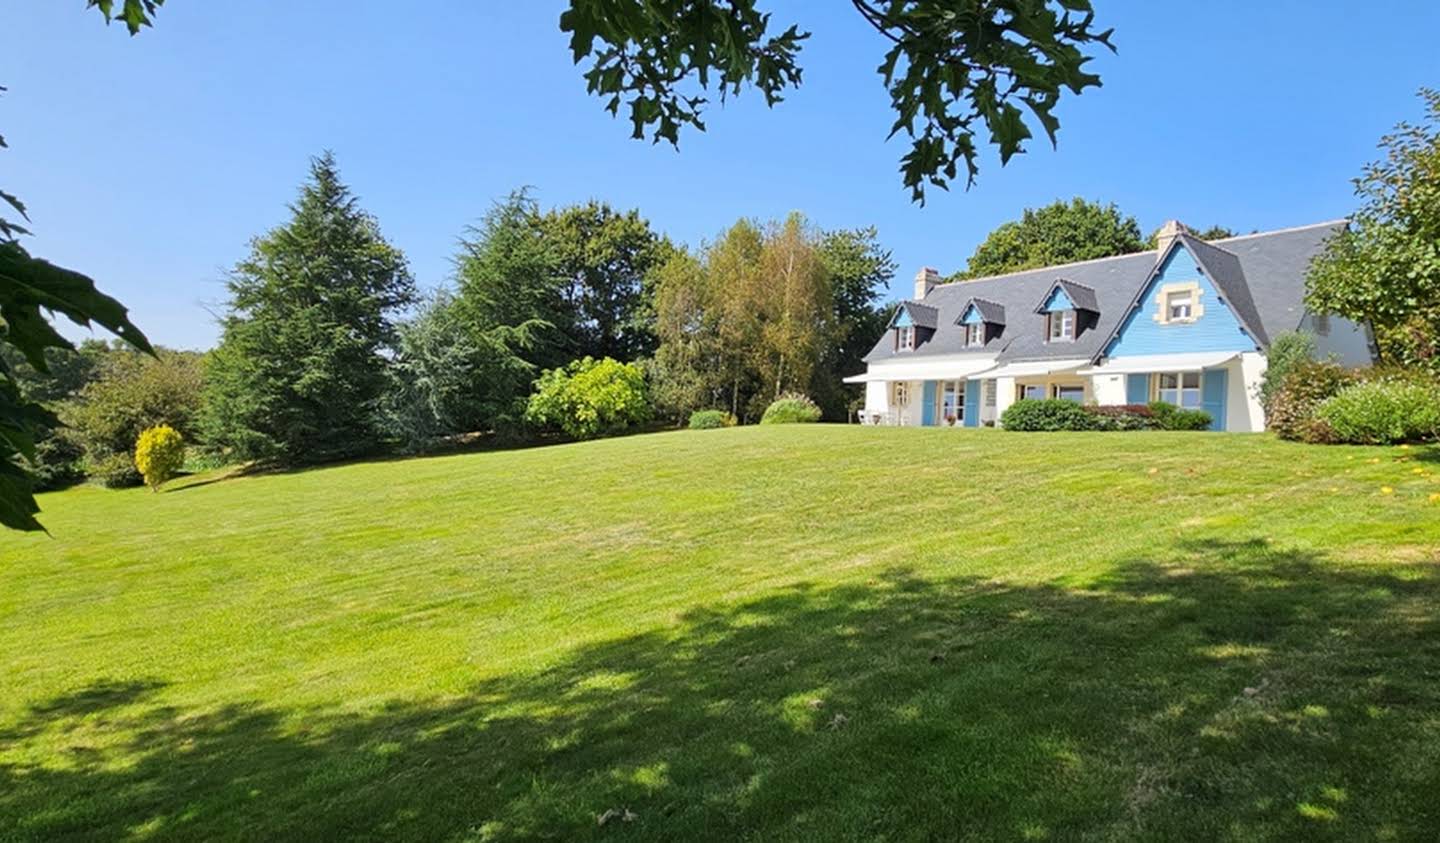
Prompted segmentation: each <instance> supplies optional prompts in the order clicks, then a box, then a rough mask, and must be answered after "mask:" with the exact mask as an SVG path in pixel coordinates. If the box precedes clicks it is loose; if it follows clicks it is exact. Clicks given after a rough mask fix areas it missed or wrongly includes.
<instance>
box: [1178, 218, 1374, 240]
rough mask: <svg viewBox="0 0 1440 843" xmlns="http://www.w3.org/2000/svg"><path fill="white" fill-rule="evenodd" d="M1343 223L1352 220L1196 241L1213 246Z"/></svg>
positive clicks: (1294, 226)
mask: <svg viewBox="0 0 1440 843" xmlns="http://www.w3.org/2000/svg"><path fill="white" fill-rule="evenodd" d="M1342 222H1343V223H1347V224H1348V223H1349V222H1350V218H1349V217H1340V218H1339V219H1333V220H1326V221H1325V222H1312V223H1310V224H1308V225H1292V226H1290V227H1289V228H1275V229H1271V230H1270V231H1252V232H1250V233H1249V234H1237V235H1235V236H1234V237H1217V238H1215V239H1214V240H1201V239H1200V238H1199V237H1196V238H1195V239H1197V240H1200V242H1202V243H1209V244H1211V245H1214V244H1216V243H1229V242H1231V241H1232V240H1248V239H1250V238H1251V237H1268V236H1270V235H1272V234H1289V233H1291V232H1292V231H1304V230H1305V229H1307V228H1324V227H1326V226H1331V225H1338V224H1340V223H1342ZM1190 236H1191V237H1195V235H1194V233H1191V235H1190Z"/></svg>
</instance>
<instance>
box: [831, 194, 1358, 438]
mask: <svg viewBox="0 0 1440 843" xmlns="http://www.w3.org/2000/svg"><path fill="white" fill-rule="evenodd" d="M1345 225H1346V222H1345V221H1344V220H1338V221H1334V222H1326V223H1318V224H1315V225H1309V226H1303V227H1300V228H1288V229H1283V230H1280V231H1270V232H1265V233H1260V234H1249V235H1245V236H1241V237H1228V238H1225V239H1223V240H1214V241H1205V240H1201V239H1199V238H1197V237H1195V236H1193V235H1192V234H1190V232H1189V230H1188V229H1186V228H1185V227H1184V226H1183V225H1181V224H1180V223H1178V222H1175V221H1171V222H1168V223H1166V224H1165V226H1164V227H1163V228H1162V229H1161V232H1160V236H1159V238H1158V239H1159V248H1158V249H1156V250H1154V251H1148V252H1140V253H1137V254H1131V255H1121V256H1118V257H1112V258H1101V259H1098V260H1089V261H1082V262H1079V263H1071V264H1064V265H1062V266H1052V267H1046V268H1044V269H1031V270H1025V271H1023V272H1012V273H1008V274H1005V275H996V276H992V277H989V278H979V279H975V280H971V281H958V282H953V283H948V284H942V283H940V277H939V274H938V273H937V272H936V271H935V270H933V269H929V268H926V269H924V270H922V271H921V272H920V274H919V275H917V276H916V278H915V296H914V298H912V299H909V300H906V301H902V302H900V304H899V305H898V306H897V307H896V308H895V313H894V316H893V317H892V318H891V320H890V323H889V325H888V327H887V329H886V331H885V334H884V335H883V336H882V337H881V338H880V341H879V342H877V343H876V344H875V347H874V348H873V349H872V350H871V351H870V353H869V354H868V355H866V357H865V362H866V364H867V366H866V371H865V372H864V373H863V374H860V375H856V376H854V377H850V378H846V379H845V380H846V381H847V382H848V383H863V384H865V410H864V411H863V413H862V418H863V419H865V420H867V421H873V422H876V423H885V424H899V425H947V424H953V425H956V426H964V427H977V426H980V425H992V424H995V423H997V420H998V419H999V418H1000V414H1001V413H1003V412H1004V411H1005V408H1007V407H1009V406H1010V404H1011V403H1013V402H1014V401H1016V400H1019V399H1022V398H1063V399H1067V400H1071V401H1080V402H1085V403H1095V404H1141V403H1148V402H1150V401H1154V400H1161V401H1168V402H1170V403H1172V404H1176V405H1178V406H1181V407H1190V408H1197V409H1203V410H1205V411H1206V412H1208V413H1210V415H1211V417H1212V418H1213V419H1214V421H1213V425H1212V426H1213V428H1214V429H1216V430H1230V431H1256V430H1263V429H1264V426H1265V419H1264V415H1263V413H1262V411H1261V409H1260V404H1259V401H1258V398H1257V387H1258V384H1259V382H1260V378H1261V375H1263V374H1264V372H1265V352H1266V349H1268V348H1269V346H1270V341H1271V339H1272V338H1273V337H1276V336H1278V335H1280V334H1281V333H1284V332H1286V331H1294V330H1306V331H1310V332H1311V333H1313V334H1314V335H1315V336H1316V341H1317V345H1318V346H1319V353H1320V355H1321V356H1328V355H1334V356H1335V357H1336V358H1338V359H1339V361H1340V362H1342V363H1345V364H1347V365H1365V364H1367V363H1370V362H1371V361H1372V360H1373V359H1374V341H1373V337H1372V336H1371V334H1370V332H1369V331H1368V330H1367V329H1365V328H1364V327H1363V326H1360V325H1357V324H1355V323H1353V322H1350V321H1348V320H1345V319H1340V318H1338V317H1332V316H1324V315H1317V314H1313V313H1310V312H1308V311H1307V310H1306V308H1305V304H1304V296H1305V273H1306V271H1307V269H1308V268H1309V266H1310V263H1311V261H1312V260H1314V258H1315V257H1316V256H1317V255H1318V254H1319V253H1320V252H1321V250H1322V249H1323V247H1324V243H1325V240H1326V239H1327V238H1328V237H1329V236H1330V235H1332V234H1333V233H1335V232H1337V231H1339V230H1341V229H1343V228H1344V226H1345Z"/></svg>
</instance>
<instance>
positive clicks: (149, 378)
mask: <svg viewBox="0 0 1440 843" xmlns="http://www.w3.org/2000/svg"><path fill="white" fill-rule="evenodd" d="M202 381H203V375H202V363H201V356H200V355H199V354H197V353H195V352H193V351H170V350H168V349H164V348H161V349H157V350H156V353H155V355H154V356H150V355H146V354H140V353H137V352H134V351H129V350H126V349H114V350H112V351H110V352H109V353H108V354H106V355H105V356H104V358H103V359H102V362H101V364H100V367H99V372H98V375H97V377H96V378H95V379H94V380H93V381H91V382H90V383H89V384H87V385H86V386H85V387H84V388H83V389H81V390H80V393H79V396H78V397H77V399H76V400H75V401H73V402H71V403H69V404H66V405H64V409H62V411H61V416H62V418H63V419H64V420H65V422H66V423H67V424H69V425H70V426H71V427H73V428H74V431H75V435H76V437H77V439H78V440H79V442H80V444H81V445H82V446H83V448H84V451H85V469H86V473H88V474H89V475H91V476H92V477H94V478H96V479H98V480H99V481H100V482H102V483H103V484H105V485H106V486H111V487H120V486H134V485H137V484H139V482H140V479H141V478H140V473H139V472H138V471H137V470H136V467H135V462H134V460H133V459H132V455H133V453H134V448H135V440H136V438H137V437H139V435H140V433H141V432H142V431H144V430H146V429H147V428H150V427H155V426H157V425H162V424H163V425H168V426H170V427H173V428H175V429H176V430H178V431H180V432H181V433H182V434H184V435H185V436H186V437H187V438H188V437H193V434H194V431H195V429H196V419H197V416H198V415H199V412H200V403H201V394H202Z"/></svg>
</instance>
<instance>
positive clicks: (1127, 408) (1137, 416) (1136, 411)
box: [1083, 404, 1160, 430]
mask: <svg viewBox="0 0 1440 843" xmlns="http://www.w3.org/2000/svg"><path fill="white" fill-rule="evenodd" d="M1083 409H1084V410H1085V412H1087V413H1089V414H1090V415H1091V416H1092V417H1093V418H1091V420H1090V423H1091V425H1092V428H1091V429H1092V430H1155V429H1157V428H1159V427H1160V421H1159V419H1157V418H1156V417H1155V412H1154V411H1153V410H1151V409H1150V407H1149V406H1147V405H1145V404H1105V405H1086V406H1085V407H1084V408H1083Z"/></svg>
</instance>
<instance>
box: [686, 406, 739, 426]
mask: <svg viewBox="0 0 1440 843" xmlns="http://www.w3.org/2000/svg"><path fill="white" fill-rule="evenodd" d="M734 426H735V417H734V416H732V415H730V414H729V413H727V412H725V411H724V410H696V411H695V412H693V413H691V414H690V429H691V430H715V429H716V428H721V427H734Z"/></svg>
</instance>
